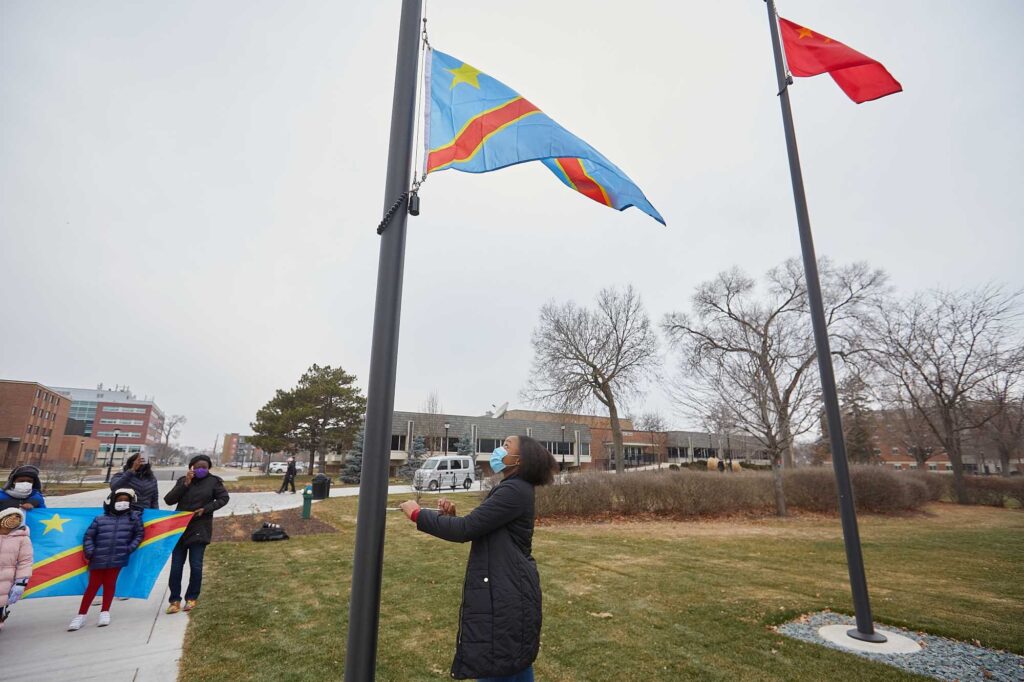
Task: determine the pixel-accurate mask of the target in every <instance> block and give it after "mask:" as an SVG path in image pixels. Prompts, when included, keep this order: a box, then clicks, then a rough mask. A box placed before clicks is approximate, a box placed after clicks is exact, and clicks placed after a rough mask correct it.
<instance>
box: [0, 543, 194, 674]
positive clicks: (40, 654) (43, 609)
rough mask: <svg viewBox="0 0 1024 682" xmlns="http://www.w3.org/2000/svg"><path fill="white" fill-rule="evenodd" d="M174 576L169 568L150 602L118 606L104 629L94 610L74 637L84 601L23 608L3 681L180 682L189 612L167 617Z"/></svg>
mask: <svg viewBox="0 0 1024 682" xmlns="http://www.w3.org/2000/svg"><path fill="white" fill-rule="evenodd" d="M169 573H170V562H167V565H166V566H165V567H164V570H163V572H162V573H161V574H160V577H158V578H157V580H156V585H154V586H153V591H152V592H151V593H150V595H149V599H146V600H142V599H129V600H127V601H114V605H113V606H112V607H111V609H110V615H111V622H110V625H109V626H107V627H104V628H99V627H96V620H97V618H99V613H100V607H99V606H93V607H90V609H89V616H88V619H87V620H86V624H85V625H84V626H83V627H82V629H81V630H79V631H77V632H68V631H67V626H68V622H70V621H71V618H72V617H73V616H74V615H75V614H76V613H77V612H78V604H79V602H80V601H81V597H47V598H45V599H26V600H24V601H21V602H18V603H17V604H15V605H14V606H13V607H12V608H11V617H10V619H8V621H7V624H6V627H5V628H4V630H3V632H2V633H0V660H2V661H3V664H2V665H3V679H6V680H39V681H40V682H42V681H44V680H100V679H103V680H111V681H112V682H131V681H132V680H137V681H140V682H175V681H176V680H177V679H178V659H179V658H180V657H181V645H182V643H183V642H184V641H185V628H187V627H188V614H186V613H179V614H176V615H173V616H168V615H166V614H165V613H164V608H166V606H167V597H168V593H167V576H168V574H169Z"/></svg>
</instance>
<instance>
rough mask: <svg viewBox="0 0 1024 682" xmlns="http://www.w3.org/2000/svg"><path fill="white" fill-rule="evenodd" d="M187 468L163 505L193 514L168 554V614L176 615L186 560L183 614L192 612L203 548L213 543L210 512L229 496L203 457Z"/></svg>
mask: <svg viewBox="0 0 1024 682" xmlns="http://www.w3.org/2000/svg"><path fill="white" fill-rule="evenodd" d="M188 466H189V469H188V471H187V472H186V473H185V475H184V476H182V477H181V478H179V479H178V482H177V483H176V484H175V486H174V487H173V488H171V491H170V492H169V493H167V494H166V495H164V502H166V503H167V504H174V505H177V507H175V508H176V509H177V510H178V511H190V512H192V520H191V521H189V522H188V526H187V527H186V528H185V532H184V533H183V534H182V536H181V537H180V538H179V539H178V544H176V545H175V546H174V551H172V552H171V575H170V577H169V578H168V580H167V586H168V588H170V592H171V598H170V603H169V604H168V605H167V613H178V612H179V611H181V610H182V605H181V576H182V574H183V573H184V569H185V561H186V559H187V560H188V569H189V575H188V588H187V589H186V590H185V606H184V610H185V611H191V610H192V609H193V608H194V607H195V605H196V601H197V600H198V599H199V592H200V590H201V589H202V587H203V557H204V556H205V554H206V546H207V545H209V544H210V543H211V542H212V541H213V512H215V511H217V510H218V509H220V508H221V507H223V506H224V505H225V504H227V503H228V500H229V499H230V497H229V496H228V491H227V490H226V489H225V488H224V481H222V480H221V478H220V477H219V476H214V475H213V474H211V473H210V467H211V466H213V464H212V462H210V458H209V457H207V456H206V455H196V456H195V457H193V458H192V459H191V460H190V461H189V463H188Z"/></svg>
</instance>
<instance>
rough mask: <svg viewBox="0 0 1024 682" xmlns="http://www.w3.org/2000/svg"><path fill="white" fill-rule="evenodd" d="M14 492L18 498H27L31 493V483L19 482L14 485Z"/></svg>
mask: <svg viewBox="0 0 1024 682" xmlns="http://www.w3.org/2000/svg"><path fill="white" fill-rule="evenodd" d="M14 492H15V493H17V494H18V496H19V497H27V496H28V495H29V494H30V493H31V492H32V481H19V482H17V483H15V484H14Z"/></svg>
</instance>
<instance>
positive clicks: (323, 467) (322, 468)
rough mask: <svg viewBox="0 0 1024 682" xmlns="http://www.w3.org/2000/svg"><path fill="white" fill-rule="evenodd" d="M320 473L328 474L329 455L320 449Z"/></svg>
mask: <svg viewBox="0 0 1024 682" xmlns="http://www.w3.org/2000/svg"><path fill="white" fill-rule="evenodd" d="M320 473H321V474H326V473H327V453H326V452H324V449H323V448H320Z"/></svg>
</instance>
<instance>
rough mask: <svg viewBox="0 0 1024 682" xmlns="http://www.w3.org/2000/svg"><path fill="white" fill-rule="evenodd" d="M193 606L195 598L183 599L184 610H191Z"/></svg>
mask: <svg viewBox="0 0 1024 682" xmlns="http://www.w3.org/2000/svg"><path fill="white" fill-rule="evenodd" d="M195 607H196V600H195V599H186V600H185V610H186V611H191V610H192V609H194V608H195Z"/></svg>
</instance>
